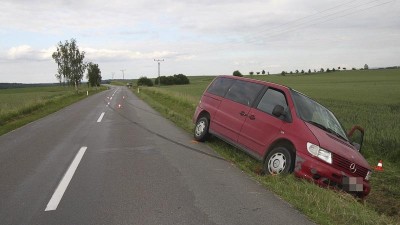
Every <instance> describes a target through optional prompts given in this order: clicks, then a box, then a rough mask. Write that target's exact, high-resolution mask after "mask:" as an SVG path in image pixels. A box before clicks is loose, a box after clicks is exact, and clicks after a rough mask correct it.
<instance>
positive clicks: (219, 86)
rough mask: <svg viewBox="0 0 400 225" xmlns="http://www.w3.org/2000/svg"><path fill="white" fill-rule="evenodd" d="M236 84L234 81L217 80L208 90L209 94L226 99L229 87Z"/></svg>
mask: <svg viewBox="0 0 400 225" xmlns="http://www.w3.org/2000/svg"><path fill="white" fill-rule="evenodd" d="M233 82H235V80H233V79H229V78H224V77H220V78H217V79H215V81H214V82H213V83H212V84H211V85H210V87H209V88H208V89H207V92H208V93H211V94H214V95H218V96H221V97H224V96H225V94H226V92H227V91H228V89H229V87H230V86H231V85H232V84H233Z"/></svg>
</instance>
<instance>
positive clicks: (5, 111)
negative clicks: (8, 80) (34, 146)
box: [0, 86, 105, 135]
mask: <svg viewBox="0 0 400 225" xmlns="http://www.w3.org/2000/svg"><path fill="white" fill-rule="evenodd" d="M104 89H105V88H104V87H102V88H100V89H99V90H95V89H87V88H81V89H80V92H79V93H78V94H77V93H76V92H75V89H74V88H72V87H59V86H57V87H54V86H53V87H33V88H13V89H1V90H0V135H2V134H5V133H7V132H9V131H11V130H14V129H16V128H18V127H21V126H23V125H25V124H27V123H30V122H32V121H34V120H37V119H39V118H42V117H44V116H46V115H48V114H50V113H53V112H56V111H58V110H59V109H61V108H63V107H65V106H68V105H70V104H72V103H74V102H77V101H79V100H81V99H83V98H85V97H86V91H87V90H89V95H92V94H95V93H97V92H99V91H102V90H104Z"/></svg>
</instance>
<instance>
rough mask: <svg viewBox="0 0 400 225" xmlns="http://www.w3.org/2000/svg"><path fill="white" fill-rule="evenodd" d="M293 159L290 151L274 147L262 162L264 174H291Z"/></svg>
mask: <svg viewBox="0 0 400 225" xmlns="http://www.w3.org/2000/svg"><path fill="white" fill-rule="evenodd" d="M292 167H293V159H292V155H291V154H290V151H289V150H288V149H287V148H285V147H276V148H274V149H272V150H271V151H270V152H269V153H268V156H267V158H266V159H265V162H264V170H265V173H266V174H281V173H291V172H292Z"/></svg>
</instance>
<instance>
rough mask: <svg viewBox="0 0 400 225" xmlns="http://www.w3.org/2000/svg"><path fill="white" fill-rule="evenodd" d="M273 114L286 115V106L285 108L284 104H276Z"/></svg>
mask: <svg viewBox="0 0 400 225" xmlns="http://www.w3.org/2000/svg"><path fill="white" fill-rule="evenodd" d="M272 115H274V116H276V117H280V116H285V115H286V113H285V108H283V106H281V105H276V106H275V107H274V109H273V110H272Z"/></svg>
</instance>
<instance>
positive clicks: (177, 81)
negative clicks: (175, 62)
mask: <svg viewBox="0 0 400 225" xmlns="http://www.w3.org/2000/svg"><path fill="white" fill-rule="evenodd" d="M159 82H160V84H162V85H181V84H189V83H190V81H189V78H187V76H186V75H184V74H181V73H180V74H174V75H173V76H160V77H159V78H158V77H157V78H156V79H155V80H154V83H153V80H152V79H150V78H147V77H140V78H139V79H138V80H137V85H138V86H149V87H151V86H153V85H154V84H155V85H158V84H159Z"/></svg>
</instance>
